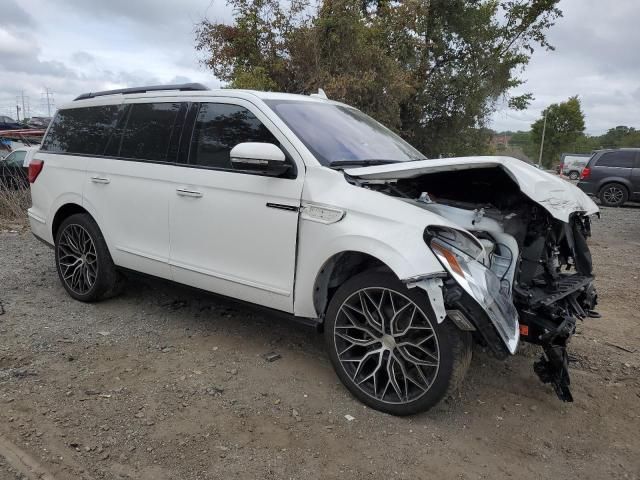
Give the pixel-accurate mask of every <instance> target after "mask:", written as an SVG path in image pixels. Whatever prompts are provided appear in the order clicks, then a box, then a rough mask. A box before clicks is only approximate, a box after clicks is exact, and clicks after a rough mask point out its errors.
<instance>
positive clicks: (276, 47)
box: [196, 0, 561, 157]
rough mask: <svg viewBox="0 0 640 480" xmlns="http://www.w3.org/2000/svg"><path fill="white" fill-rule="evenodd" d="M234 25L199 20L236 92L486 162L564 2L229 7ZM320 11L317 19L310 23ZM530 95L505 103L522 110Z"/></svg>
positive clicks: (299, 2) (273, 2) (438, 0)
mask: <svg viewBox="0 0 640 480" xmlns="http://www.w3.org/2000/svg"><path fill="white" fill-rule="evenodd" d="M228 1H229V3H230V4H231V5H232V6H233V8H234V22H233V24H232V25H225V24H222V23H216V22H209V21H206V20H205V21H203V22H202V23H201V24H200V25H199V26H198V28H197V32H196V48H197V49H198V50H200V51H202V52H204V53H205V54H206V60H205V64H206V65H208V66H209V67H210V68H211V70H212V71H213V73H214V74H215V75H216V76H217V77H218V78H219V79H221V80H223V81H225V82H228V84H229V85H230V86H234V87H242V88H257V89H264V90H278V91H284V92H291V93H312V92H315V91H316V90H317V89H318V88H323V89H324V90H325V91H326V92H327V94H328V95H329V97H330V98H332V99H336V100H340V101H343V102H346V103H349V104H351V105H354V106H356V107H358V108H360V109H362V110H363V111H365V112H366V113H368V114H370V115H372V116H373V117H375V118H376V119H378V120H380V121H381V122H383V123H384V124H386V125H387V126H389V127H391V128H393V129H395V130H396V131H398V132H399V133H400V134H401V135H402V136H403V137H405V138H406V139H408V140H409V141H410V142H411V143H412V144H414V145H415V146H416V147H417V148H418V149H420V150H421V151H422V152H423V153H425V154H427V155H429V156H432V157H435V156H439V155H451V154H456V155H463V154H468V153H475V154H477V153H484V152H485V151H486V150H487V148H488V147H487V139H488V136H489V132H488V130H487V129H486V128H485V124H486V122H487V119H488V117H489V115H490V114H491V113H492V112H493V111H494V106H495V103H496V101H497V100H498V99H499V98H501V97H503V96H508V92H509V91H510V90H511V89H512V88H513V87H515V86H518V85H520V84H521V83H522V82H521V80H520V79H519V77H518V75H519V73H521V71H522V70H523V68H524V67H525V66H526V65H527V63H528V61H529V57H530V55H531V53H532V52H533V51H534V48H535V47H536V46H540V47H542V48H551V47H550V45H549V44H548V43H547V40H546V31H547V30H548V28H549V27H550V26H551V25H553V22H554V21H555V19H556V18H558V16H560V15H561V12H560V10H559V9H558V8H557V6H556V5H557V3H558V0H532V1H528V2H522V1H519V0H407V1H402V2H391V1H389V0H375V1H371V0H357V1H356V0H324V1H322V2H320V3H319V6H318V8H317V10H316V11H312V10H311V8H310V5H309V3H307V0H292V1H288V2H283V3H280V1H279V0H228ZM309 12H312V13H309ZM530 100H531V95H530V94H525V95H522V96H519V97H513V98H510V99H509V105H510V106H511V107H512V108H519V109H522V108H526V106H527V105H528V102H529V101H530Z"/></svg>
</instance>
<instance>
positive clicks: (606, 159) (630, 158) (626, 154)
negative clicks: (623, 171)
mask: <svg viewBox="0 0 640 480" xmlns="http://www.w3.org/2000/svg"><path fill="white" fill-rule="evenodd" d="M635 158H636V152H634V151H633V150H620V151H617V152H608V153H603V154H602V156H601V157H600V159H599V160H598V163H597V164H596V166H598V167H625V168H633V163H634V159H635Z"/></svg>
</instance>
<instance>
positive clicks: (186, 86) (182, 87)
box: [73, 83, 209, 102]
mask: <svg viewBox="0 0 640 480" xmlns="http://www.w3.org/2000/svg"><path fill="white" fill-rule="evenodd" d="M163 90H179V91H181V92H196V91H202V90H209V89H208V88H207V87H205V86H204V85H202V84H201V83H179V84H175V85H151V86H149V87H132V88H119V89H117V90H104V91H102V92H88V93H83V94H82V95H78V96H77V97H76V98H74V99H73V101H74V102H75V101H76V100H85V99H87V98H94V97H102V96H104V95H117V94H122V95H126V94H128V93H146V92H159V91H163Z"/></svg>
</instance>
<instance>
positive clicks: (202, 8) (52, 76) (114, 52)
mask: <svg viewBox="0 0 640 480" xmlns="http://www.w3.org/2000/svg"><path fill="white" fill-rule="evenodd" d="M2 3H3V8H2V15H0V113H2V114H7V113H8V114H15V97H16V96H17V95H19V94H20V92H21V91H22V90H24V91H25V94H26V95H27V96H29V97H30V103H31V106H32V110H33V111H39V113H42V105H41V102H40V99H41V92H42V91H43V90H44V88H45V87H48V88H50V89H52V90H53V91H54V93H55V98H56V103H58V104H60V103H63V102H66V101H68V100H71V99H72V98H74V97H75V96H77V95H78V94H80V93H83V92H85V91H96V90H104V89H109V88H119V87H126V86H134V85H139V84H150V83H172V82H175V83H178V82H182V81H187V80H188V81H195V82H203V83H205V84H207V85H209V86H211V87H216V86H219V82H218V81H217V80H216V79H215V78H214V77H213V75H212V74H211V73H210V72H209V71H207V70H206V69H205V68H204V67H202V66H201V65H200V64H199V62H198V59H199V57H198V54H197V53H196V51H195V49H194V27H195V25H196V24H197V23H198V22H199V21H200V20H201V19H202V18H204V17H205V16H207V17H208V18H210V19H212V20H218V21H220V20H229V19H230V18H231V13H230V9H229V7H227V6H226V3H225V0H181V1H180V0H174V1H158V0H110V1H104V0H19V1H18V0H3V2H2ZM560 8H561V9H562V10H563V11H564V17H563V18H561V19H559V20H558V22H557V24H556V26H554V27H553V28H552V30H551V31H550V32H549V38H550V40H551V43H552V44H553V45H555V46H556V50H555V51H551V52H546V51H537V52H536V53H535V54H534V56H533V58H532V61H531V64H530V65H529V66H528V67H527V69H526V70H525V72H524V73H523V75H522V77H523V78H525V79H526V80H527V82H526V84H525V85H524V86H522V87H520V88H519V89H518V90H517V91H515V92H513V93H514V94H518V93H524V92H532V93H533V94H534V96H535V101H533V102H532V104H531V106H530V108H529V109H527V110H525V111H523V112H514V111H511V110H507V109H505V108H500V109H499V111H498V112H497V113H496V114H495V115H494V116H493V125H492V126H493V128H495V129H497V130H504V129H510V130H517V129H528V128H529V126H530V124H531V123H532V122H533V121H534V120H535V119H536V118H537V117H538V116H539V115H540V112H541V111H542V109H544V108H545V107H546V106H547V105H549V104H550V103H553V102H559V101H563V100H566V99H567V98H568V97H570V96H572V95H579V96H580V98H581V100H582V102H583V107H584V111H585V114H586V123H587V130H588V131H589V132H591V133H600V132H603V131H605V130H606V129H608V128H610V127H612V126H615V125H620V124H626V125H632V126H636V127H639V128H640V82H639V81H638V80H639V79H640V49H638V48H637V45H638V44H640V28H638V27H637V23H638V20H637V19H638V17H640V15H639V14H640V3H639V2H637V0H616V1H615V2H603V1H600V0H561V2H560Z"/></svg>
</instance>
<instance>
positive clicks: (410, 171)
mask: <svg viewBox="0 0 640 480" xmlns="http://www.w3.org/2000/svg"><path fill="white" fill-rule="evenodd" d="M487 167H501V168H503V169H504V170H505V171H506V172H507V173H508V174H509V176H510V177H511V178H512V179H513V180H514V181H515V182H516V183H517V184H518V186H519V187H520V190H521V191H522V193H523V194H525V195H526V196H527V197H529V198H530V199H531V200H533V201H535V202H537V203H538V204H540V205H541V206H542V207H543V208H545V209H546V210H547V211H548V212H549V213H550V214H551V215H552V216H553V217H555V218H557V219H558V220H561V221H563V222H568V221H569V216H570V215H571V214H572V213H574V212H584V213H586V214H587V215H593V214H594V213H598V212H599V209H598V206H597V205H596V204H595V203H594V202H593V200H591V198H589V196H588V195H587V194H585V193H584V192H583V191H582V190H580V189H579V188H578V187H576V186H575V185H573V184H571V183H569V182H568V181H566V180H563V179H562V178H560V177H558V176H556V175H553V174H551V173H548V172H545V171H543V170H540V169H538V168H536V167H534V166H533V165H530V164H528V163H526V162H523V161H521V160H518V159H517V158H511V157H459V158H440V159H433V160H419V161H415V162H401V163H390V164H387V165H378V166H373V167H360V168H349V169H345V173H346V174H347V175H349V176H351V177H356V178H359V179H362V180H394V179H403V178H413V177H417V176H419V175H426V174H429V173H436V172H445V171H453V170H467V169H473V168H487Z"/></svg>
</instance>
